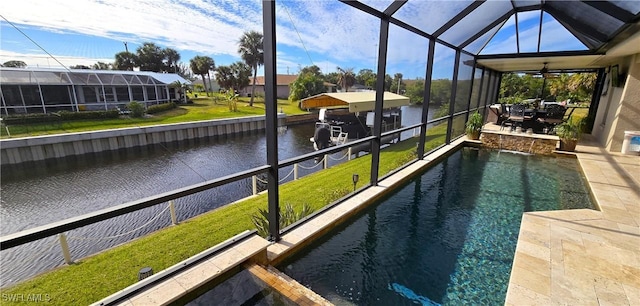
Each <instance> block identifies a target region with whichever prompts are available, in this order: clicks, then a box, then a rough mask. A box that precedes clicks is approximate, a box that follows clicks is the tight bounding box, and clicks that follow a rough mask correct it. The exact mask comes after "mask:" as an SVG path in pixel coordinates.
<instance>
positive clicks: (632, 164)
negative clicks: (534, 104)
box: [506, 140, 640, 305]
mask: <svg viewBox="0 0 640 306" xmlns="http://www.w3.org/2000/svg"><path fill="white" fill-rule="evenodd" d="M576 151H577V157H578V159H579V161H580V165H581V167H582V169H583V172H584V174H585V176H586V178H587V181H588V183H589V185H590V187H591V191H592V193H593V196H594V198H595V199H596V203H597V206H598V207H599V208H600V211H594V210H589V209H580V210H565V211H550V212H531V213H525V214H524V215H523V218H522V225H521V227H520V235H519V238H518V246H517V249H516V255H515V259H514V263H513V268H512V271H511V279H510V282H509V289H508V292H507V298H506V304H507V305H534V304H535V305H640V227H639V225H640V157H638V156H628V155H621V154H619V153H608V152H607V151H606V150H605V149H603V148H601V147H600V146H599V145H597V144H595V143H594V142H593V141H589V140H585V141H581V143H580V145H579V146H578V148H577V149H576Z"/></svg>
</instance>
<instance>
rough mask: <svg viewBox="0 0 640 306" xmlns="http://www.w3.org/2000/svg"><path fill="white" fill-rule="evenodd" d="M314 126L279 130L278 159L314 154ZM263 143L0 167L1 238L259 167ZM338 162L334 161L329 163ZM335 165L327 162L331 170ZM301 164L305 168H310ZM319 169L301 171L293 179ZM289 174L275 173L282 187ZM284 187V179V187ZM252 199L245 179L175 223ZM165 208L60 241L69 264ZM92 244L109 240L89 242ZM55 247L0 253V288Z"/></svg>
mask: <svg viewBox="0 0 640 306" xmlns="http://www.w3.org/2000/svg"><path fill="white" fill-rule="evenodd" d="M420 110H421V106H410V107H406V108H405V110H404V113H403V115H404V117H403V125H405V126H406V125H410V124H413V123H415V122H418V120H419V119H420ZM431 113H433V112H431ZM313 126H314V125H313V124H303V125H296V126H291V127H288V128H284V127H283V128H281V129H280V130H279V134H278V156H279V159H280V160H283V159H287V158H291V157H295V156H298V155H302V154H305V153H309V152H311V151H312V150H313V147H312V145H311V142H310V141H309V138H310V137H312V136H313ZM409 136H410V135H409ZM407 137H408V136H407ZM265 138H266V137H265V135H264V133H263V132H254V133H244V134H238V135H233V136H228V137H221V138H215V139H200V140H190V141H184V142H180V143H172V144H167V145H155V146H149V147H145V148H135V149H129V150H122V151H117V152H109V153H102V154H90V155H86V156H82V157H73V158H65V159H58V160H54V161H46V162H39V163H31V164H27V165H21V166H3V167H2V185H1V186H2V205H0V218H1V220H2V227H1V228H0V234H1V235H7V234H10V233H14V232H18V231H21V230H25V229H30V228H34V227H37V226H41V225H46V224H49V223H51V222H55V221H60V220H64V219H67V218H71V217H75V216H79V215H82V214H86V213H90V212H93V211H97V210H100V209H104V208H108V207H113V206H115V205H118V204H122V203H127V202H130V201H134V200H139V199H141V198H144V197H148V196H152V195H156V194H159V193H162V192H168V191H171V190H175V189H178V188H182V187H186V186H189V185H192V184H196V183H201V182H203V181H206V180H211V179H215V178H219V177H222V176H225V175H230V174H233V173H236V172H238V171H242V170H247V169H251V168H253V167H257V166H260V165H264V164H265V163H266V142H265ZM343 155H344V154H342V153H337V154H335V158H339V157H341V156H343ZM340 162H341V161H340ZM336 163H338V162H336V161H334V160H332V159H330V164H336ZM303 164H304V165H305V166H306V167H310V166H312V165H313V161H307V162H304V163H303ZM319 168H320V167H317V168H315V169H313V170H305V169H302V168H300V169H299V175H300V176H303V175H306V174H308V173H311V172H313V171H316V170H317V169H319ZM291 169H292V167H287V168H283V169H281V170H280V177H281V179H282V178H283V177H285V176H286V175H287V174H288V173H289V172H291ZM290 179H291V177H288V178H287V179H286V180H285V181H287V180H290ZM251 192H252V187H251V180H250V179H245V180H242V181H238V182H235V183H232V184H228V185H225V186H221V187H217V188H214V189H211V190H207V191H203V192H200V193H197V194H194V195H191V196H188V197H184V198H181V199H177V200H176V201H175V202H176V210H177V215H178V220H179V221H180V220H185V219H187V218H191V217H193V216H196V215H199V214H202V213H204V212H207V211H210V210H211V209H214V208H216V207H220V206H221V205H224V204H226V203H230V202H233V201H235V200H238V199H240V198H243V197H246V196H248V195H250V194H251ZM165 208H166V204H161V205H157V206H155V207H150V208H147V209H144V210H141V211H137V212H134V213H130V214H127V215H124V216H120V217H117V218H113V219H110V220H106V221H103V222H100V223H96V224H94V225H91V226H86V227H83V228H80V229H77V230H73V231H71V232H69V233H67V235H68V236H69V244H70V248H71V253H72V257H73V258H75V259H77V258H81V257H84V256H87V255H90V254H93V253H96V252H98V251H101V250H104V249H106V248H109V247H112V246H115V245H118V244H121V243H124V242H126V241H128V240H131V239H133V238H135V237H139V236H142V235H144V234H147V233H149V232H151V231H154V230H157V229H160V228H162V227H165V226H167V225H169V224H170V222H171V220H170V217H169V213H168V212H164V213H163V215H162V216H160V217H158V218H156V219H155V220H153V221H152V222H151V223H150V224H148V225H146V226H145V227H144V228H142V229H140V230H136V229H138V228H139V227H140V226H142V225H145V223H147V222H149V221H150V220H151V219H153V218H154V217H156V216H157V215H158V214H159V213H160V212H162V211H163V210H164V209H165ZM134 230H135V231H134ZM129 232H130V233H129ZM123 233H127V234H124V235H123ZM114 236H117V237H114ZM99 237H113V238H110V239H106V240H105V239H95V238H99ZM56 241H57V240H56V239H55V238H54V237H51V238H48V239H42V240H40V241H36V242H33V243H30V244H28V245H24V246H21V247H16V248H13V249H10V250H7V251H2V254H1V256H2V267H0V272H1V273H2V276H3V277H2V279H1V280H0V281H1V283H0V285H2V286H5V285H8V284H11V283H14V282H16V281H19V280H22V279H25V278H28V277H30V276H33V275H35V274H36V273H39V272H42V271H44V270H47V269H50V268H53V267H56V266H59V265H61V264H62V263H63V259H62V255H61V252H60V247H59V245H56Z"/></svg>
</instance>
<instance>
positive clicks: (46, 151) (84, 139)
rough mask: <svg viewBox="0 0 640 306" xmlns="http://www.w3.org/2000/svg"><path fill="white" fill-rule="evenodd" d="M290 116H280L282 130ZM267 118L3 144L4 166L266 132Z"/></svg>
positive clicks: (0, 144)
mask: <svg viewBox="0 0 640 306" xmlns="http://www.w3.org/2000/svg"><path fill="white" fill-rule="evenodd" d="M285 119H286V116H285V115H284V114H278V126H280V125H284V124H285ZM265 127H266V123H265V117H264V116H251V117H242V118H231V119H218V120H207V121H198V122H188V123H176V124H166V125H152V126H143V127H134V128H122V129H113V130H104V131H94V132H81V133H69V134H60V135H50V136H36V137H24V138H15V139H5V140H0V163H1V164H2V165H11V164H20V163H24V162H32V161H41V160H47V159H54V158H63V157H68V156H76V155H83V154H89V153H99V152H105V151H116V150H121V149H128V148H135V147H142V146H147V145H153V144H160V143H171V142H176V141H182V140H189V139H197V138H206V137H215V136H225V135H232V134H236V133H243V132H250V131H257V130H263V129H264V128H265Z"/></svg>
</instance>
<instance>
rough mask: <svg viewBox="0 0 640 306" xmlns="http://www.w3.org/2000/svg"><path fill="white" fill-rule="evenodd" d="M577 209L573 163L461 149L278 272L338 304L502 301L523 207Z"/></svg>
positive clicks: (584, 196) (585, 204)
mask: <svg viewBox="0 0 640 306" xmlns="http://www.w3.org/2000/svg"><path fill="white" fill-rule="evenodd" d="M571 208H593V204H592V203H591V200H590V197H589V192H588V190H587V188H586V187H585V184H584V182H583V179H582V177H581V175H580V171H579V169H578V164H577V161H576V160H575V159H570V158H548V157H539V156H525V155H520V154H510V153H504V152H502V153H499V152H496V151H487V150H475V149H471V148H464V149H462V150H460V151H458V152H456V153H454V154H452V155H451V156H449V157H448V158H447V159H445V160H443V161H442V162H440V163H438V164H437V165H435V166H433V167H432V168H430V169H429V170H427V171H426V172H425V173H423V174H422V175H419V176H417V177H416V178H414V179H412V180H411V181H410V182H408V183H407V184H406V185H405V186H404V187H402V188H399V189H398V190H397V192H394V193H393V194H391V195H389V196H387V197H386V198H384V199H383V200H381V201H380V202H379V203H378V204H376V205H373V206H372V207H370V208H369V209H367V210H365V211H364V212H363V213H362V214H361V215H359V217H357V218H355V219H354V220H353V221H351V222H349V223H347V224H345V225H343V226H341V227H339V228H337V229H335V230H334V231H333V232H332V233H329V234H328V235H326V236H325V238H324V239H322V240H321V241H319V242H318V243H316V244H314V246H312V247H310V248H307V249H306V250H305V251H303V252H302V253H300V254H298V255H297V256H295V258H293V259H292V260H289V261H287V262H285V263H283V264H282V265H280V266H279V267H278V268H279V269H280V270H281V271H283V272H285V273H286V274H288V275H289V276H291V277H293V278H294V279H296V280H297V281H298V282H300V283H302V284H303V285H305V286H308V287H309V288H311V289H312V290H314V291H315V292H317V293H318V294H320V295H322V296H323V297H325V298H326V299H328V300H329V301H331V302H333V303H335V304H337V305H341V304H356V305H403V304H404V305H411V304H422V305H436V304H455V305H459V304H483V305H496V304H503V303H504V299H505V295H506V291H507V286H508V282H509V274H510V271H511V264H512V261H513V256H514V252H515V248H516V243H517V237H518V232H519V228H520V221H521V218H522V213H523V212H526V211H541V210H554V209H571Z"/></svg>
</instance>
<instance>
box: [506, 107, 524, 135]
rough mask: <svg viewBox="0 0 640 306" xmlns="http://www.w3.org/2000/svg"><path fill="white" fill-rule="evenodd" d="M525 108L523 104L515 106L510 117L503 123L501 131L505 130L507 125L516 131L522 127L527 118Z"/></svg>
mask: <svg viewBox="0 0 640 306" xmlns="http://www.w3.org/2000/svg"><path fill="white" fill-rule="evenodd" d="M524 112H525V106H524V105H523V104H513V105H511V107H510V108H509V117H508V118H507V119H506V120H504V121H503V122H502V125H501V126H500V130H502V129H504V127H505V126H506V125H509V126H511V129H512V130H513V129H515V128H516V127H517V126H518V125H520V127H522V124H523V123H524V120H525V116H524Z"/></svg>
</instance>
